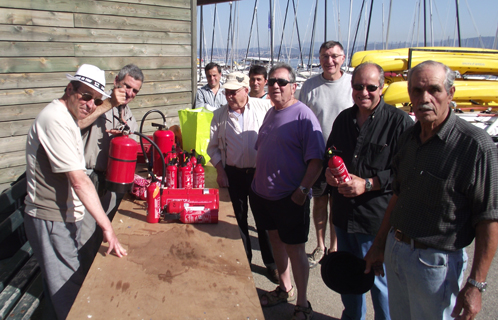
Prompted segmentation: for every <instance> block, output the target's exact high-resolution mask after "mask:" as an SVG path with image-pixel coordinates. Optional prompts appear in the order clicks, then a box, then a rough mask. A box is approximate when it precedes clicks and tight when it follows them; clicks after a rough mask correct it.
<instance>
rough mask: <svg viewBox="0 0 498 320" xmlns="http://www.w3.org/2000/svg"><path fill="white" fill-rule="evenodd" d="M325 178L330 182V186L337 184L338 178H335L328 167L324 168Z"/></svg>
mask: <svg viewBox="0 0 498 320" xmlns="http://www.w3.org/2000/svg"><path fill="white" fill-rule="evenodd" d="M325 180H326V181H327V183H328V184H330V185H331V186H332V187H337V186H338V185H339V180H337V179H336V178H335V177H334V175H333V174H332V172H331V171H330V168H328V167H327V168H326V169H325Z"/></svg>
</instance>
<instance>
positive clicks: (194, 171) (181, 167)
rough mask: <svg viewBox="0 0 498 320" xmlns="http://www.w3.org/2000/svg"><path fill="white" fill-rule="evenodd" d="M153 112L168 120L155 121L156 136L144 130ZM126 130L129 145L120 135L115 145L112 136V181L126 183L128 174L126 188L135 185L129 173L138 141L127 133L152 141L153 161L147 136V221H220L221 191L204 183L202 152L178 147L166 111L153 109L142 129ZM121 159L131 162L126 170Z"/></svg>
mask: <svg viewBox="0 0 498 320" xmlns="http://www.w3.org/2000/svg"><path fill="white" fill-rule="evenodd" d="M151 112H158V113H160V114H161V116H162V118H163V122H164V124H155V123H153V124H152V125H153V126H155V127H157V128H158V129H157V130H156V131H155V132H154V134H153V136H152V139H150V138H149V137H147V136H146V135H144V134H142V127H143V124H144V120H145V118H146V117H147V116H148V115H149V114H150V113H151ZM123 133H124V135H123V136H120V138H122V139H123V138H124V139H125V140H126V143H125V144H126V147H125V148H123V143H122V142H121V141H119V139H118V142H119V146H114V147H113V141H114V140H116V139H117V138H114V139H112V140H111V147H110V150H109V164H108V174H107V180H108V185H111V186H116V185H121V184H123V181H122V180H123V179H122V178H121V177H122V176H125V175H126V176H127V178H125V179H126V185H127V186H126V188H127V189H128V190H129V189H130V188H131V186H128V184H129V182H128V181H129V178H128V176H129V174H130V171H131V170H132V172H131V175H132V176H133V177H134V172H135V167H136V154H137V151H136V150H137V143H136V142H135V141H134V140H133V139H131V138H129V137H128V136H127V134H137V135H138V136H140V137H142V138H143V139H145V140H146V141H148V142H150V144H151V145H152V147H153V148H152V157H151V158H152V159H151V160H152V161H149V159H148V157H147V153H146V152H145V148H144V145H143V139H140V142H141V148H142V151H143V153H144V158H145V163H146V164H147V169H148V171H149V176H150V179H151V182H150V184H149V185H148V186H147V192H146V203H147V222H149V223H158V222H159V221H160V220H161V218H162V219H164V220H180V221H181V222H183V223H217V222H218V210H219V191H218V189H206V188H205V186H204V168H203V167H202V161H203V158H202V156H200V155H199V156H197V155H196V152H195V150H191V152H190V153H189V152H184V151H180V150H178V151H177V148H176V144H175V135H174V133H173V132H172V131H170V130H167V127H166V118H165V116H164V114H163V113H162V112H160V111H159V110H150V111H149V112H147V113H146V114H145V115H144V117H143V119H142V124H141V126H140V132H126V131H125V132H123ZM122 139H121V140H122ZM130 140H131V141H130ZM133 148H134V150H135V151H134V153H135V155H134V163H133V165H130V162H132V161H131V160H130V159H131V158H133V154H132V153H133V151H132V149H133ZM121 163H124V164H125V165H127V167H126V171H125V172H120V171H119V170H124V169H123V166H122V165H121V166H120V168H121V169H118V168H116V164H121ZM110 169H111V170H110ZM111 171H112V172H113V173H112V175H110V174H109V172H111ZM131 181H132V182H131V185H133V178H131ZM114 189H116V188H114ZM111 190H113V189H111ZM128 190H126V191H128Z"/></svg>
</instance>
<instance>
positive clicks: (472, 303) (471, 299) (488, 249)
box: [451, 220, 498, 320]
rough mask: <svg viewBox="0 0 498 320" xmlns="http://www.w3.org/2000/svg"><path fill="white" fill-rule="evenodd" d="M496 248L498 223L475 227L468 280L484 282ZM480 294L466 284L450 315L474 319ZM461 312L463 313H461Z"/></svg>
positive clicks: (479, 301)
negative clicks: (472, 258) (472, 257)
mask: <svg viewBox="0 0 498 320" xmlns="http://www.w3.org/2000/svg"><path fill="white" fill-rule="evenodd" d="M497 247H498V221H492V220H486V221H482V222H479V223H478V224H477V226H476V239H475V250H474V262H473V263H472V270H471V271H470V274H469V278H472V279H474V280H476V281H478V282H485V281H486V276H487V275H488V271H489V267H490V266H491V262H492V261H493V257H494V256H495V252H496V248H497ZM481 295H482V293H481V292H480V291H479V290H478V289H477V288H476V287H474V286H473V285H471V284H469V283H466V284H465V285H464V286H463V288H462V290H461V291H460V293H459V294H458V297H457V301H456V304H455V308H453V312H452V314H451V316H452V317H455V319H465V320H470V319H474V318H475V316H476V315H477V313H479V311H481V303H482V296H481ZM462 311H463V312H462Z"/></svg>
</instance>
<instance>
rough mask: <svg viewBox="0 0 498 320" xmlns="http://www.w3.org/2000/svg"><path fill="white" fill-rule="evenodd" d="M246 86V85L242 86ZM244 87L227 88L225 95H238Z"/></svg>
mask: <svg viewBox="0 0 498 320" xmlns="http://www.w3.org/2000/svg"><path fill="white" fill-rule="evenodd" d="M242 88H244V87H242ZM242 88H239V89H237V90H229V89H225V96H232V95H233V96H234V95H236V94H237V93H239V91H240V90H242Z"/></svg>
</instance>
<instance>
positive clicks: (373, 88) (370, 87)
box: [353, 84, 379, 92]
mask: <svg viewBox="0 0 498 320" xmlns="http://www.w3.org/2000/svg"><path fill="white" fill-rule="evenodd" d="M365 87H366V88H367V91H368V92H374V91H376V90H377V89H379V86H374V85H373V84H369V85H367V86H365V85H363V84H353V89H354V90H356V91H363V89H365Z"/></svg>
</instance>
